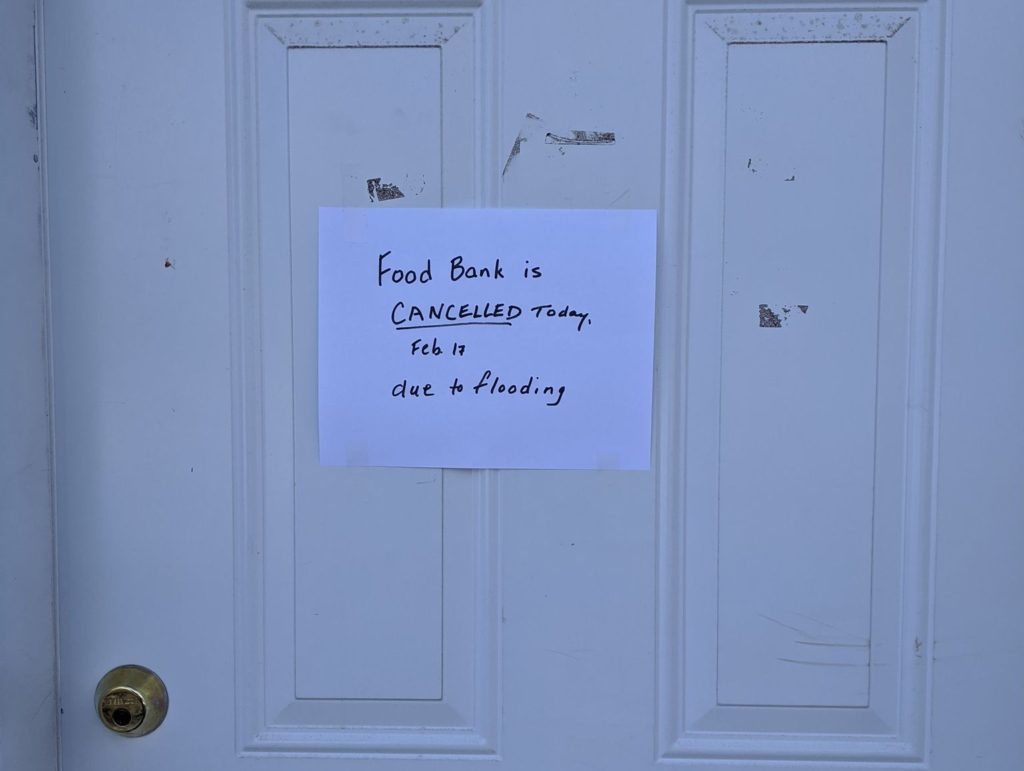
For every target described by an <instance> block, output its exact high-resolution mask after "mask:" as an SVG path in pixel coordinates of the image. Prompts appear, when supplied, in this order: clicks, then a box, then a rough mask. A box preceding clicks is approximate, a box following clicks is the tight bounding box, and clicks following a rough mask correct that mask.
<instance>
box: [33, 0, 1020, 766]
mask: <svg viewBox="0 0 1024 771" xmlns="http://www.w3.org/2000/svg"><path fill="white" fill-rule="evenodd" d="M227 5H228V10H229V12H228V13H227V15H226V16H223V15H222V9H221V8H220V7H217V6H212V5H210V4H209V3H203V2H199V1H198V0H195V1H194V2H184V3H180V4H174V5H170V4H163V5H149V6H143V5H141V4H134V5H129V6H124V5H121V4H114V3H106V2H102V1H101V2H97V3H94V4H92V5H90V6H89V7H88V8H85V7H84V6H82V5H81V4H78V3H73V2H67V1H66V0H51V2H49V3H48V4H47V13H48V17H47V30H48V31H47V50H48V51H49V52H50V56H49V59H48V61H47V78H48V92H49V94H50V97H49V100H48V104H47V107H48V111H49V125H50V127H51V128H50V131H49V133H48V143H49V149H50V161H51V165H50V168H49V184H50V189H51V195H50V205H51V209H50V216H51V223H52V225H51V234H50V235H51V248H52V260H53V293H54V297H53V302H54V345H55V352H54V353H55V378H56V380H55V390H56V392H55V398H56V409H57V414H56V420H57V423H56V426H57V448H56V449H57V461H58V476H57V484H58V488H57V489H58V516H59V524H60V528H59V533H60V548H61V560H62V562H61V585H60V599H61V622H62V626H61V643H62V670H61V671H62V689H63V696H62V700H63V703H62V706H63V708H64V714H63V722H62V739H63V742H64V746H65V752H64V760H65V767H66V768H67V769H69V771H97V770H98V769H101V768H107V767H125V768H135V767H146V768H153V769H179V768H192V767H198V768H202V767H210V768H219V769H234V768H238V769H241V768H247V767H256V766H259V767H260V768H263V769H269V771H276V770H278V769H280V770H284V769H288V770H292V769H301V768H305V767H307V766H309V767H312V766H322V767H325V768H343V769H364V770H365V771H376V770H377V769H379V768H382V767H384V766H387V767H388V768H391V769H397V770H403V769H410V770H411V769H428V770H433V771H451V769H454V768H456V767H458V768H462V767H464V766H466V765H476V764H485V765H487V764H493V763H494V762H495V761H496V760H497V759H498V758H500V763H501V765H502V766H504V767H507V768H509V769H511V770H512V771H528V770H530V771H532V769H538V768H558V769H568V768H573V767H579V768H591V769H608V770H609V771H611V770H612V769H615V770H616V771H621V770H622V769H641V768H649V767H653V766H654V765H655V763H656V762H657V761H661V762H666V763H676V764H682V765H688V766H691V767H701V768H708V767H716V766H717V765H718V762H719V761H721V762H722V763H729V764H731V765H730V767H732V768H743V769H749V770H750V771H755V770H756V769H764V768H768V767H771V768H785V769H794V770H795V769H798V768H803V767H806V765H807V763H808V762H810V763H811V765H813V767H815V768H821V769H829V768H841V767H849V764H850V763H851V762H857V763H861V764H863V765H864V767H867V768H879V769H897V768H906V767H908V766H912V767H919V768H922V767H923V768H929V769H934V770H935V771H962V769H965V768H977V769H979V771H981V769H985V770H986V771H988V770H989V769H991V771H1006V770H1007V769H1010V768H1014V767H1015V764H1017V763H1018V760H1019V757H1020V756H1021V754H1022V752H1024V747H1022V745H1021V738H1020V737H1021V733H1020V732H1019V731H1017V730H1016V720H1017V718H1018V717H1019V715H1020V714H1021V713H1022V711H1024V703H1022V702H1024V697H1022V694H1021V692H1020V688H1019V683H1020V682H1021V679H1022V678H1024V664H1022V661H1021V657H1020V656H1019V652H1020V649H1021V644H1022V641H1024V628H1022V624H1024V620H1022V618H1021V616H1020V614H1015V613H1013V612H1012V608H1013V607H1015V605H1014V603H1015V602H1016V597H1017V594H1018V593H1019V588H1020V586H1021V584H1022V578H1024V576H1022V570H1024V568H1022V566H1021V564H1020V561H1019V560H1017V559H1016V554H1017V552H1019V551H1020V549H1021V548H1022V547H1024V523H1022V520H1021V518H1020V517H1019V516H1018V514H1019V512H1020V511H1021V510H1022V508H1024V506H1022V504H1024V501H1022V500H1021V492H1020V487H1019V484H1018V483H1017V476H1018V474H1017V470H1018V469H1019V468H1020V467H1021V465H1022V463H1024V446H1022V445H1021V443H1020V440H1019V437H1020V436H1022V435H1024V425H1022V423H1024V414H1022V410H1021V407H1020V405H1019V403H1018V402H1017V399H1016V395H1017V393H1019V392H1020V390H1021V386H1022V385H1024V384H1022V383H1020V382H1019V381H1020V380H1021V377H1022V376H1024V374H1022V366H1021V361H1022V360H1024V357H1022V356H1021V353H1022V350H1021V349H1022V335H1021V333H1020V331H1019V325H1016V324H1015V322H1014V318H1015V317H1014V313H1015V312H1016V297H1017V296H1018V295H1019V294H1020V291H1021V289H1022V285H1024V273H1022V271H1024V268H1022V266H1021V264H1020V262H1019V260H1017V259H1016V258H1017V256H1018V255H1019V254H1020V252H1021V248H1022V247H1024V231H1022V227H1024V226H1022V225H1021V223H1020V218H1019V216H1017V214H1018V213H1019V211H1020V207H1021V204H1022V200H1021V199H1022V198H1024V193H1022V190H1021V187H1022V183H1021V180H1022V179H1024V173H1022V171H1024V169H1022V168H1021V167H1022V166H1024V152H1021V148H1022V147H1024V145H1022V144H1021V142H1022V140H1021V131H1022V124H1021V120H1024V104H1022V103H1021V95H1020V92H1019V89H1017V88H1016V83H1015V80H1014V77H1015V73H1016V74H1019V73H1020V72H1022V71H1024V61H1022V59H1021V57H1022V56H1024V54H1022V52H1021V50H1020V48H1019V46H1018V45H1017V43H1016V35H1017V30H1019V28H1020V27H1021V24H1022V23H1024V18H1022V13H1024V10H1022V8H1021V7H1020V6H1019V5H1015V4H1011V3H1009V2H1005V3H1003V2H997V1H996V0H989V2H986V3H976V4H973V5H972V6H971V9H970V12H969V13H965V12H962V11H959V10H958V12H957V14H956V15H952V16H950V17H947V16H946V14H945V9H946V6H945V4H944V3H942V2H939V0H928V1H927V2H924V3H921V4H918V5H915V6H913V7H912V8H910V9H909V10H908V9H907V7H906V6H905V5H903V4H901V5H899V6H894V5H887V4H881V3H879V4H877V9H875V8H872V9H867V10H865V9H862V8H860V7H858V8H856V9H852V8H849V6H847V5H846V4H843V3H833V4H830V5H829V7H828V8H825V9H824V10H822V9H821V8H818V7H815V8H814V9H810V8H807V9H804V8H803V7H802V6H796V7H785V8H778V7H775V6H772V7H769V6H767V5H763V4H760V3H751V4H748V5H746V6H744V9H745V10H744V12H743V13H738V12H734V10H733V9H732V7H730V8H729V9H723V7H722V6H721V5H718V4H709V5H706V6H705V5H698V4H687V3H683V2H678V1H677V0H671V2H668V3H667V4H666V5H665V6H664V7H662V6H661V5H658V4H631V5H630V7H629V12H628V13H626V12H624V6H623V5H622V4H621V3H619V2H617V0H601V2H594V1H593V0H591V1H590V2H586V3H583V2H575V1H573V2H569V1H566V2H561V3H558V4H551V3H541V2H539V0H536V1H534V0H529V1H527V0H523V1H522V2H516V3H505V4H503V5H502V6H500V7H499V5H498V4H497V3H496V2H487V3H485V4H484V5H483V6H478V5H477V4H476V3H473V2H465V3H464V2H457V3H454V4H451V5H448V6H443V7H442V6H438V7H435V6H430V7H427V6H420V5H415V6H409V5H408V4H404V5H401V6H395V7H392V6H384V5H381V6H379V7H377V6H374V9H373V12H372V13H370V12H367V11H366V10H365V9H360V7H359V6H350V5H346V4H343V3H339V4H337V5H332V6H331V7H330V9H326V7H325V6H324V5H323V4H320V3H317V4H310V5H302V4H298V3H287V2H258V3H257V2H253V3H252V4H251V7H247V6H245V5H243V4H242V3H241V2H228V3H227ZM957 8H959V6H957ZM663 12H664V13H663ZM950 35H951V36H952V37H951V39H950V37H949V36H950ZM772 41H775V42H774V43H773V42H772ZM951 44H952V46H953V47H955V49H956V51H957V56H956V58H955V60H953V59H950V57H949V51H950V50H951V49H950V45H951ZM367 45H369V47H365V46H367ZM360 46H364V47H360ZM409 46H413V47H412V48H409ZM418 46H431V48H429V49H422V48H419V47H418ZM880 46H883V47H884V48H885V56H884V68H883V60H882V57H881V56H880V52H881V48H880ZM433 47H438V48H439V50H440V65H439V66H440V75H439V76H438V70H437V67H436V66H435V63H434V62H435V60H434V58H433V57H434V54H433V53H426V51H427V50H429V51H431V52H433V51H435V50H436V49H435V48H433ZM338 49H343V50H344V53H339V52H338ZM363 54H366V56H365V57H364V56H363ZM734 54H735V55H734ZM389 57H391V58H390V59H389ZM424 57H428V58H429V59H430V62H429V66H424V65H423V64H422V60H423V59H424ZM225 62H226V63H227V72H226V74H225V76H224V77H222V73H224V67H225ZM951 62H952V64H950V63H951ZM292 65H294V67H293V66H292ZM338 67H340V68H341V70H343V71H344V72H341V73H340V74H339V72H335V71H334V69H335V68H338ZM950 67H952V69H951V70H950V69H949V68H950ZM360 68H362V69H360ZM356 71H359V72H362V73H363V75H362V76H361V77H360V78H359V79H354V78H352V77H344V73H345V72H348V73H349V74H350V75H351V74H352V73H355V72H356ZM332 72H333V75H332V74H331V73H332ZM378 73H379V77H380V80H379V81H378V82H379V84H380V86H379V87H378V88H373V86H372V85H369V86H368V84H367V78H369V79H370V82H371V83H372V81H373V80H374V78H376V77H377V75H378ZM805 73H806V74H805ZM947 76H948V77H949V79H948V80H947ZM298 77H302V78H309V79H313V80H317V81H322V82H318V83H317V88H318V89H321V90H325V91H327V92H329V94H330V97H329V99H330V100H331V104H332V108H331V109H332V110H333V111H334V112H331V114H332V115H333V116H334V117H333V120H334V129H332V130H328V127H329V126H328V123H326V122H321V123H318V126H319V128H317V129H316V130H315V131H309V132H306V133H305V134H304V133H303V132H304V128H303V126H304V125H305V124H303V123H302V121H301V115H302V111H301V110H293V107H295V106H296V105H294V104H293V103H292V102H291V101H290V99H289V94H290V93H292V91H293V90H294V89H295V88H296V86H295V85H294V83H293V79H295V78H298ZM438 77H439V80H438ZM410 80H411V81H413V82H417V83H421V85H423V88H422V89H419V90H415V92H414V93H413V94H412V95H411V96H409V97H408V98H410V99H413V100H414V101H415V104H416V105H418V107H417V108H416V110H413V111H412V112H403V111H404V110H405V109H406V107H407V105H406V104H405V102H403V101H400V100H391V101H389V94H391V93H392V91H391V90H389V88H388V86H387V84H388V83H389V82H392V83H394V84H395V85H396V89H398V88H399V87H401V88H406V86H407V83H408V81H410ZM431 84H432V85H431ZM830 84H839V87H838V88H834V89H830ZM305 86H308V83H306V84H305ZM428 86H429V87H428ZM947 86H948V89H947ZM393 93H394V94H397V93H398V90H394V91H393ZM435 94H436V100H435V101H433V102H431V99H434V95H435ZM362 101H367V103H372V105H373V109H372V110H371V111H369V112H367V111H365V110H364V109H363V108H362ZM780 108H784V109H780ZM761 113H764V114H763V115H762V114H761ZM417 115H426V116H433V117H432V118H430V119H429V121H427V120H424V121H419V120H417V119H416V118H415V116H417ZM882 115H884V122H883V121H882V119H881V116H882ZM438 116H439V117H440V121H439V128H438V121H437V117H438ZM794 116H796V117H794ZM801 116H802V117H801ZM727 124H728V125H727ZM573 130H583V131H599V132H615V142H614V144H612V143H610V142H606V143H603V144H593V145H579V144H564V143H559V142H558V141H556V140H552V141H550V142H549V141H548V140H549V139H550V138H549V137H548V136H547V135H548V134H553V135H556V136H562V137H570V136H572V131H573ZM843 132H847V133H848V136H847V138H846V139H842V138H841V136H842V135H843ZM301 136H306V139H305V140H303V141H302V142H297V140H296V138H297V137H301ZM830 140H831V143H830ZM947 143H948V163H947V162H946V158H947V154H946V151H945V148H946V144H947ZM514 147H515V148H518V153H513V152H511V150H512V148H514ZM748 147H750V149H749V150H748V149H747V148H748ZM737 154H738V158H737ZM747 159H750V161H751V163H750V166H748V165H747ZM755 159H756V160H757V161H758V162H759V164H758V165H757V166H756V168H757V173H756V174H755V173H753V172H752V171H751V169H753V168H755V164H754V161H755ZM879 161H881V165H880V164H879ZM225 170H226V174H225ZM779 171H781V172H782V173H777V172H779ZM762 175H764V176H762ZM789 177H794V179H793V180H792V181H787V179H788V178H789ZM376 178H380V180H381V183H382V184H383V183H389V182H390V183H393V184H398V185H399V186H400V187H403V185H409V186H410V187H409V190H413V189H415V190H419V191H420V192H419V193H418V194H409V193H408V191H407V194H406V196H405V198H403V199H399V200H397V201H396V200H390V201H386V202H381V201H379V200H378V201H370V200H369V192H368V188H367V185H368V180H373V179H376ZM421 178H422V180H421ZM755 180H756V181H755ZM413 183H415V187H412V184H413ZM377 189H378V190H379V188H377ZM403 190H405V187H403ZM381 203H386V205H424V206H438V205H450V206H472V205H477V206H484V205H497V204H501V205H505V206H519V207H567V208H607V207H613V208H614V207H625V208H660V209H661V215H660V221H661V222H662V223H663V228H662V233H661V243H660V258H659V268H658V270H659V273H658V278H659V285H658V292H659V294H658V308H657V311H658V317H657V330H658V332H657V347H656V369H655V420H654V429H655V443H654V451H655V459H656V468H655V470H654V471H653V472H651V473H601V472H499V473H495V472H468V471H452V470H445V471H425V470H416V469H408V470H377V469H325V468H323V467H320V466H319V464H318V462H317V457H316V442H315V432H316V376H315V356H316V347H315V329H316V307H315V301H314V298H315V296H316V264H315V254H316V250H315V232H316V231H315V216H314V213H315V210H316V209H315V207H316V206H318V205H354V204H365V205H381ZM305 213H308V216H307V214H305ZM847 220H848V221H847ZM760 232H763V233H764V234H765V235H763V236H759V233H760ZM944 237H945V238H944ZM943 271H944V272H943ZM733 292H735V294H733ZM806 295H811V296H809V297H807V296H806ZM790 303H792V305H789V304H790ZM761 304H765V305H767V306H769V307H770V308H771V309H773V313H776V315H778V313H779V310H780V309H781V307H782V306H783V305H785V306H786V307H790V314H789V315H788V316H786V314H785V313H784V312H783V314H782V315H783V317H784V320H785V321H786V322H787V323H784V324H782V325H781V326H779V327H771V326H769V327H762V326H760V321H761V313H760V305H761ZM797 304H807V305H808V312H807V313H806V314H803V313H802V312H801V311H799V310H793V306H796V305H797ZM851 309H854V310H851ZM851 314H852V315H851ZM939 359H941V363H942V369H941V378H937V375H936V373H937V369H936V365H937V361H938V360H939ZM801 374H803V375H804V377H803V378H800V377H799V375H801ZM939 386H941V388H939ZM940 394H941V397H942V398H941V407H942V409H941V412H940V411H939V409H938V408H939V404H940V402H939V399H938V397H939V395H940ZM940 418H941V419H940ZM794 437H795V438H794ZM936 439H937V441H936ZM840 445H841V446H840ZM865 647H866V651H865ZM804 649H807V650H806V651H805V650H804ZM787 659H788V660H787ZM127 662H135V663H140V664H145V665H147V666H150V667H152V668H153V669H155V670H157V671H158V672H160V673H161V675H162V676H163V677H164V679H165V680H166V681H167V684H168V687H169V689H170V693H171V711H170V714H169V716H168V719H167V721H166V723H165V724H164V725H163V726H162V727H161V728H160V730H159V731H157V732H156V733H154V734H153V735H152V736H150V737H147V738H145V739H142V740H138V741H131V740H125V739H122V738H119V737H117V736H114V735H112V734H110V733H108V732H105V731H104V729H102V727H101V726H100V725H99V723H98V721H97V720H96V718H95V716H94V714H93V710H92V704H91V697H92V690H93V688H94V686H95V683H96V681H97V680H98V678H99V677H100V676H101V675H102V674H103V673H104V672H105V671H106V670H107V669H109V668H110V667H111V666H113V665H115V664H118V663H127ZM801 662H802V663H801ZM805 668H806V669H807V670H808V671H809V672H812V674H811V675H808V674H806V673H804V669H805ZM488 767H490V765H488Z"/></svg>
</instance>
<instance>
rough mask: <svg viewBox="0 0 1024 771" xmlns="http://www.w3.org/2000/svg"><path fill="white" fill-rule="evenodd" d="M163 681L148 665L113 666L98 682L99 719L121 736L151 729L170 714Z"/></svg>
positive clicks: (97, 707) (97, 708) (140, 733)
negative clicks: (146, 666)
mask: <svg viewBox="0 0 1024 771" xmlns="http://www.w3.org/2000/svg"><path fill="white" fill-rule="evenodd" d="M167 704H168V699H167V688H166V686H164V681H163V680H161V679H160V677H159V676H158V675H157V674H156V673H155V672H153V671H151V670H149V669H146V668H145V667H140V666H136V665H135V664H128V665H126V666H122V667H114V668H113V669H111V670H110V671H109V672H107V674H105V675H103V677H102V678H101V679H100V682H99V685H97V686H96V712H97V713H98V714H99V716H100V721H101V722H102V723H103V725H105V726H106V727H107V728H109V729H110V730H111V731H113V732H115V733H119V734H121V735H122V736H145V735H146V734H148V733H152V732H153V731H155V730H156V729H157V728H159V726H160V724H161V723H162V722H164V718H165V717H166V716H167Z"/></svg>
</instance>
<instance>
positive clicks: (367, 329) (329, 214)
mask: <svg viewBox="0 0 1024 771" xmlns="http://www.w3.org/2000/svg"><path fill="white" fill-rule="evenodd" d="M656 231H657V224H656V214H655V212H653V211H636V210H616V211H600V210H592V209H591V210H550V209H412V208H409V209H398V208H388V209H385V208H380V209H337V208H321V209H320V230H319V233H320V242H319V256H320V287H319V302H320V304H319V386H320V401H319V415H320V462H321V463H322V464H324V465H338V466H427V467H455V468H534V469H646V468H648V466H649V464H650V452H651V447H650V445H651V381H652V368H653V339H654V267H655V253H656Z"/></svg>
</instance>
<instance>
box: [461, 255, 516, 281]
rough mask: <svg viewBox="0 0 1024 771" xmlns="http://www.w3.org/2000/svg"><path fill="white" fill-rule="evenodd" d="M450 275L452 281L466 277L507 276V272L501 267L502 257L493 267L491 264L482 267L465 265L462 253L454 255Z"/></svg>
mask: <svg viewBox="0 0 1024 771" xmlns="http://www.w3.org/2000/svg"><path fill="white" fill-rule="evenodd" d="M449 275H450V276H451V279H452V281H460V280H462V279H464V278H505V273H504V271H502V269H501V258H500V257H499V258H498V259H496V260H495V261H494V267H493V268H491V267H489V266H487V267H482V268H480V267H476V266H474V265H470V266H468V267H467V266H464V265H463V264H462V255H461V254H460V255H459V256H458V257H452V260H451V270H450V271H449Z"/></svg>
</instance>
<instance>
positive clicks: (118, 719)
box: [110, 707, 132, 728]
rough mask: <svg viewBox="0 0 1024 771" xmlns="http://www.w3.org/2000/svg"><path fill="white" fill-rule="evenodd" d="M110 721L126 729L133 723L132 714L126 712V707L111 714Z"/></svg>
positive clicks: (119, 708)
mask: <svg viewBox="0 0 1024 771" xmlns="http://www.w3.org/2000/svg"><path fill="white" fill-rule="evenodd" d="M110 719H111V720H113V721H114V725H118V726H121V727H122V728H124V727H125V726H126V725H128V724H129V723H130V722H132V713H131V712H129V711H128V710H126V709H125V708H124V707H118V708H117V709H115V710H114V711H113V712H112V713H111V714H110Z"/></svg>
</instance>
